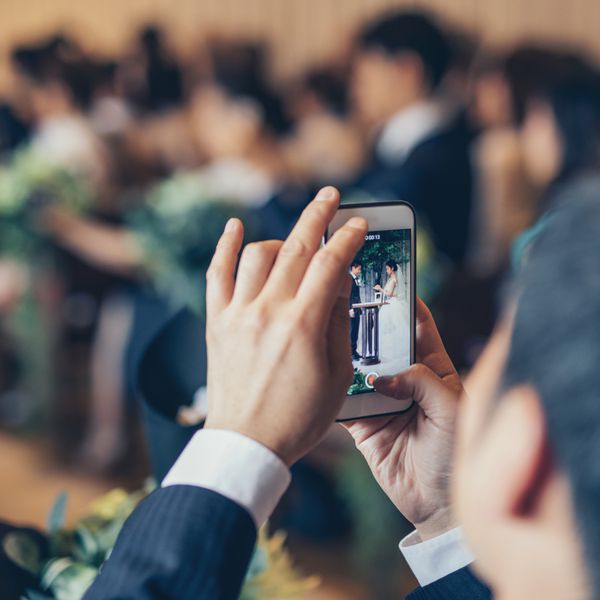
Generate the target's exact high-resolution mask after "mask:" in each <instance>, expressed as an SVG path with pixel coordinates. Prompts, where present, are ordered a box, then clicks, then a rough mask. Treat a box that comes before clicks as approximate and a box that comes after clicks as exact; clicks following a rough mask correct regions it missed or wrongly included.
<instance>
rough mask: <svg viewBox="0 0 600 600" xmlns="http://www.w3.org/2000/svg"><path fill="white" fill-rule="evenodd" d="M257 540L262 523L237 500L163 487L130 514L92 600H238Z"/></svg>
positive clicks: (89, 596) (190, 488)
mask: <svg viewBox="0 0 600 600" xmlns="http://www.w3.org/2000/svg"><path fill="white" fill-rule="evenodd" d="M255 543H256V527H255V524H254V521H253V520H252V518H251V516H250V515H249V513H248V512H246V510H244V509H243V508H241V507H240V506H238V505H237V504H236V503H235V502H232V501H231V500H229V499H228V498H225V497H224V496H221V495H220V494H217V493H215V492H212V491H210V490H206V489H203V488H199V487H193V486H184V485H181V486H179V485H178V486H170V487H166V488H161V489H159V490H157V491H155V492H154V493H153V494H151V495H150V496H149V497H148V498H146V499H145V500H144V501H143V502H141V503H140V505H139V506H138V508H137V509H136V510H135V511H134V512H133V514H132V515H131V516H130V517H129V519H128V520H127V522H126V523H125V526H124V527H123V530H122V531H121V534H120V535H119V538H118V540H117V543H116V546H115V548H114V550H113V552H112V554H111V556H110V558H109V559H108V560H107V561H106V562H105V563H104V565H103V567H102V569H101V571H100V575H99V576H98V578H97V579H96V581H95V582H94V584H93V585H92V587H91V588H90V589H89V590H88V593H87V594H86V596H85V600H108V599H112V600H117V599H118V600H133V599H135V600H150V599H153V600H155V599H159V598H160V600H168V599H170V598H173V599H175V598H176V599H177V600H233V599H235V598H238V596H239V593H240V589H241V586H242V583H243V581H244V577H245V575H246V572H247V570H248V564H249V562H250V559H251V557H252V552H253V549H254V545H255Z"/></svg>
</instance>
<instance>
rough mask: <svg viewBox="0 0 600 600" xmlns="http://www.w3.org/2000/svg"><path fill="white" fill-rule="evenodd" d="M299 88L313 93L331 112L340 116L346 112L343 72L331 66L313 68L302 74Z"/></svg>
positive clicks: (346, 102) (346, 94) (346, 99)
mask: <svg viewBox="0 0 600 600" xmlns="http://www.w3.org/2000/svg"><path fill="white" fill-rule="evenodd" d="M300 88H301V90H305V91H307V92H310V93H312V94H314V95H315V96H316V97H317V98H318V100H319V102H320V103H321V104H322V105H323V106H324V107H325V108H326V109H327V110H330V111H331V112H332V113H334V114H338V115H342V116H343V115H345V114H346V112H347V110H348V89H347V81H346V77H345V75H344V73H343V72H341V71H339V70H336V69H331V68H319V69H313V70H311V71H308V73H306V74H305V75H304V78H303V79H302V82H301V84H300Z"/></svg>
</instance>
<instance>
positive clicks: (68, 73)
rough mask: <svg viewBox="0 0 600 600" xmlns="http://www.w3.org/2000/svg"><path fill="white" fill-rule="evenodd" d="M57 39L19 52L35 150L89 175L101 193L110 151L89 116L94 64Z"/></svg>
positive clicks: (16, 54)
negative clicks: (32, 124) (86, 113)
mask: <svg viewBox="0 0 600 600" xmlns="http://www.w3.org/2000/svg"><path fill="white" fill-rule="evenodd" d="M61 47H62V44H61V45H58V44H57V43H56V41H55V40H51V41H49V42H47V43H45V44H42V45H40V46H38V47H31V48H27V47H26V48H19V49H17V50H15V51H14V52H13V56H12V58H13V65H14V68H15V71H16V74H17V77H18V85H19V86H21V87H22V88H23V91H22V93H23V94H24V96H25V97H27V98H28V99H29V103H30V110H31V114H32V115H33V121H34V130H33V134H32V138H31V148H32V150H34V151H35V152H38V153H39V154H40V155H41V156H43V158H44V160H47V161H53V162H55V163H56V164H59V165H61V166H62V167H64V168H66V169H69V170H73V171H74V172H76V173H78V174H81V175H83V176H85V177H86V179H87V180H88V182H89V184H90V185H91V186H92V188H93V189H94V190H96V191H99V194H98V195H99V196H101V195H102V191H103V190H105V189H106V188H107V186H108V183H109V177H110V160H109V156H108V152H107V149H106V147H105V146H104V144H103V142H102V141H101V139H100V138H99V136H98V135H97V134H96V133H95V132H94V130H93V129H92V127H91V126H90V123H89V121H88V120H87V118H86V115H85V111H86V110H87V109H88V108H89V106H90V101H91V91H92V82H91V77H90V64H89V63H88V62H87V61H86V59H85V57H84V56H83V55H82V54H80V53H79V51H78V49H77V47H76V46H73V45H71V46H69V54H67V55H66V56H64V55H63V53H61V51H60V49H61Z"/></svg>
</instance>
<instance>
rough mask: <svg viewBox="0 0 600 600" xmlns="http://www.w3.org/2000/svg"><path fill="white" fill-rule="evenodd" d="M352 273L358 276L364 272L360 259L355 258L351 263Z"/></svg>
mask: <svg viewBox="0 0 600 600" xmlns="http://www.w3.org/2000/svg"><path fill="white" fill-rule="evenodd" d="M350 271H351V272H352V275H354V276H355V277H358V276H359V275H360V274H361V273H362V263H361V262H360V261H359V260H354V261H353V262H352V264H351V265H350Z"/></svg>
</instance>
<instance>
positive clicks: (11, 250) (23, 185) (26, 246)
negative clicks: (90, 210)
mask: <svg viewBox="0 0 600 600" xmlns="http://www.w3.org/2000/svg"><path fill="white" fill-rule="evenodd" d="M91 196H92V194H91V190H89V188H88V187H87V186H86V184H85V183H84V181H83V180H82V179H81V178H80V177H78V176H77V175H75V174H73V173H71V172H70V171H68V170H66V169H64V168H63V167H59V166H57V165H54V164H52V163H49V162H48V161H46V160H44V159H43V158H42V157H41V156H40V155H39V154H37V153H36V152H34V151H32V150H30V149H28V148H23V149H21V150H19V151H17V152H15V153H14V154H13V156H12V158H11V160H10V161H9V162H8V163H6V164H4V165H1V166H0V253H1V254H8V255H11V256H13V257H16V258H20V259H23V260H26V259H27V258H28V257H32V258H33V257H35V255H36V253H37V252H38V251H39V250H40V247H41V246H42V245H43V243H44V240H45V238H44V235H43V233H42V231H41V228H39V227H37V226H36V223H35V221H36V218H37V216H38V215H39V213H40V211H41V210H43V208H44V207H47V206H48V205H50V204H52V205H60V206H62V207H65V208H67V209H70V210H73V211H77V212H79V211H82V210H83V209H85V208H86V207H88V206H89V204H90V201H91Z"/></svg>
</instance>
